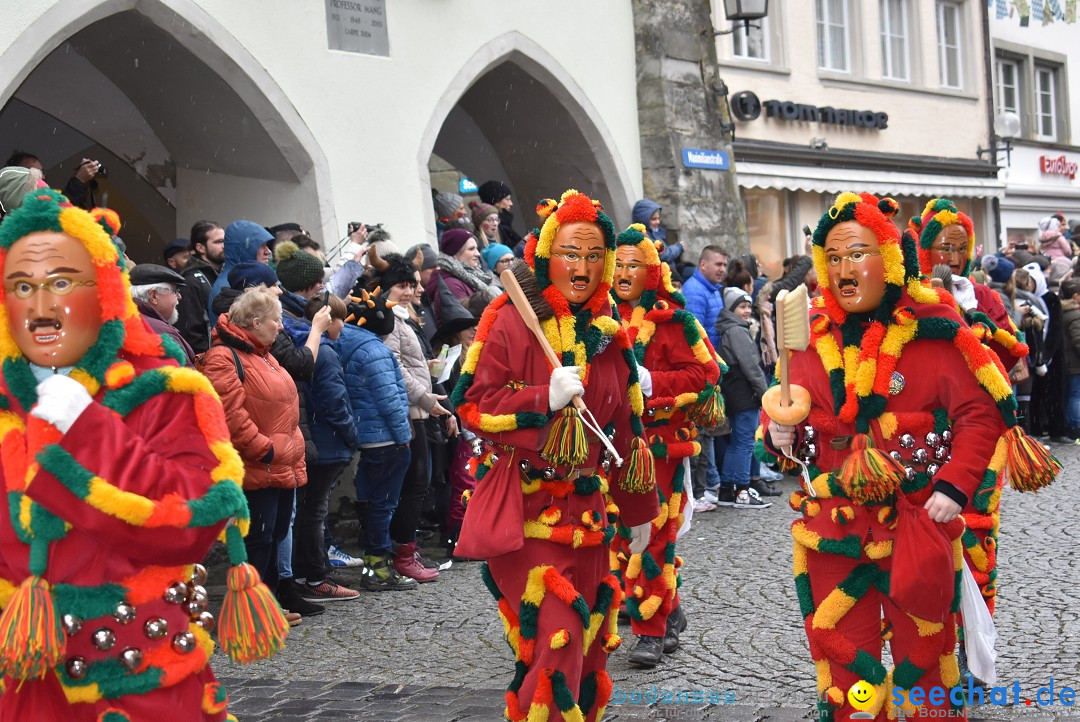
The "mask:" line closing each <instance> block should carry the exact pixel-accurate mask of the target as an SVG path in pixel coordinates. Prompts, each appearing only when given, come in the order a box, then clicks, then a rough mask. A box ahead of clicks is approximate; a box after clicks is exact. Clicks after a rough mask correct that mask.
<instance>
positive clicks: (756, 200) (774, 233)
mask: <svg viewBox="0 0 1080 722" xmlns="http://www.w3.org/2000/svg"><path fill="white" fill-rule="evenodd" d="M787 194H788V192H787V191H781V190H772V189H761V188H743V189H742V198H743V205H744V206H745V208H746V228H747V231H748V232H749V234H750V252H751V253H753V254H754V255H755V256H757V259H758V265H759V266H760V267H761V270H762V272H764V273H765V274H766V275H767V276H768V277H769V278H779V277H780V275H781V268H782V266H783V262H784V258H785V257H786V256H787V255H788V254H787V252H786V251H787V247H788V242H787V236H788V203H787Z"/></svg>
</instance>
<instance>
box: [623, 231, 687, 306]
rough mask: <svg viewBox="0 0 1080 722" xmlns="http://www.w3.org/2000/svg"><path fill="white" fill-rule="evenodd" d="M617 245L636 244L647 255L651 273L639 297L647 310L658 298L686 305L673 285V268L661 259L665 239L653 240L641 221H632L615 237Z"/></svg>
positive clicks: (639, 302)
mask: <svg viewBox="0 0 1080 722" xmlns="http://www.w3.org/2000/svg"><path fill="white" fill-rule="evenodd" d="M615 244H616V247H618V246H634V247H635V248H637V249H638V250H640V251H641V253H642V254H644V256H645V265H646V266H648V267H649V275H648V276H646V278H645V288H644V291H643V292H642V294H641V298H639V299H638V305H639V306H641V307H643V308H644V309H645V310H646V311H650V310H652V308H653V306H654V305H655V304H656V301H657V298H662V299H664V300H668V301H670V300H674V301H675V303H677V304H678V305H680V306H685V305H686V300H685V299H684V298H683V297H682V294H680V293H679V292H678V291H676V290H675V288H674V287H673V286H672V285H671V268H669V267H668V265H667V264H666V263H662V262H661V261H660V251H662V250H663V248H664V243H663V241H656V240H653V239H652V238H651V237H650V236H649V235H648V229H647V228H646V227H645V225H643V224H641V223H631V224H630V227H629V228H627V229H626V230H625V231H623V232H622V233H620V234H619V235H618V236H616V237H615Z"/></svg>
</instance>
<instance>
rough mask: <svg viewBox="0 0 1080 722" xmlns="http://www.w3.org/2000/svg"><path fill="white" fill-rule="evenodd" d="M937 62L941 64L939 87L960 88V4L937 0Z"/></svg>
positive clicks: (961, 79)
mask: <svg viewBox="0 0 1080 722" xmlns="http://www.w3.org/2000/svg"><path fill="white" fill-rule="evenodd" d="M937 25H938V63H939V64H940V66H941V87H943V88H962V87H963V85H964V73H963V68H962V67H961V65H960V5H959V3H955V2H945V1H944V0H938V4H937Z"/></svg>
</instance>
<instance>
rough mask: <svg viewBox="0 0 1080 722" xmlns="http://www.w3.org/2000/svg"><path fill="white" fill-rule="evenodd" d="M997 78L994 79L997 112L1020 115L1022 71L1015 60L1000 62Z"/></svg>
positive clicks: (998, 62)
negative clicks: (1019, 89) (1019, 90)
mask: <svg viewBox="0 0 1080 722" xmlns="http://www.w3.org/2000/svg"><path fill="white" fill-rule="evenodd" d="M996 65H997V77H996V78H995V79H994V94H995V96H996V97H995V100H996V101H997V107H996V112H997V113H998V114H1000V113H1016V114H1017V115H1020V93H1019V92H1018V88H1019V85H1018V84H1019V82H1020V72H1019V71H1020V69H1019V67H1018V66H1017V63H1016V61H1015V60H998V61H997V63H996Z"/></svg>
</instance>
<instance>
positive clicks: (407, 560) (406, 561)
mask: <svg viewBox="0 0 1080 722" xmlns="http://www.w3.org/2000/svg"><path fill="white" fill-rule="evenodd" d="M394 569H396V570H397V573H398V574H400V575H401V576H403V577H409V578H410V579H415V580H416V581H418V582H433V581H435V580H436V579H438V578H439V570H438V569H428V568H427V567H425V566H424V565H423V563H422V562H421V561H420V552H419V551H418V550H417V548H416V542H412V543H411V544H400V545H399V546H398V548H397V551H396V552H395V553H394Z"/></svg>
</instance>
